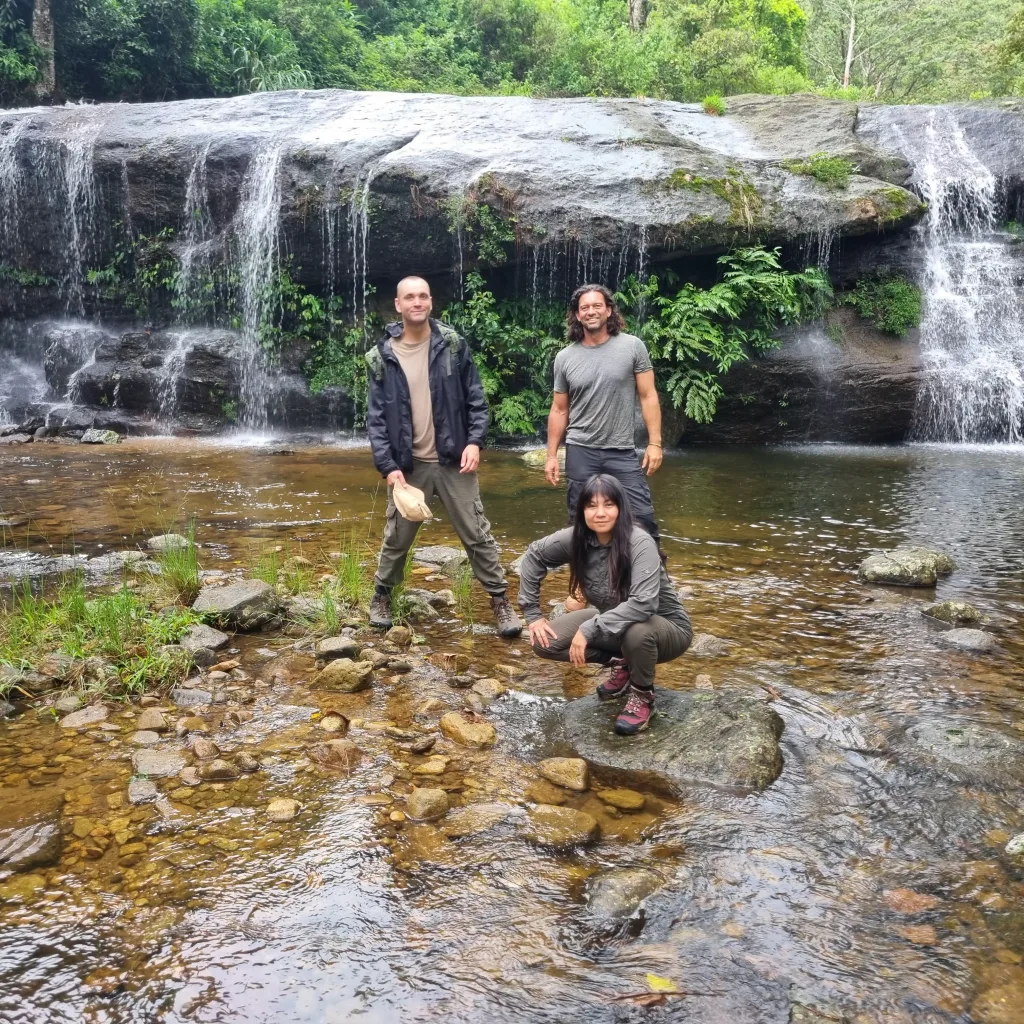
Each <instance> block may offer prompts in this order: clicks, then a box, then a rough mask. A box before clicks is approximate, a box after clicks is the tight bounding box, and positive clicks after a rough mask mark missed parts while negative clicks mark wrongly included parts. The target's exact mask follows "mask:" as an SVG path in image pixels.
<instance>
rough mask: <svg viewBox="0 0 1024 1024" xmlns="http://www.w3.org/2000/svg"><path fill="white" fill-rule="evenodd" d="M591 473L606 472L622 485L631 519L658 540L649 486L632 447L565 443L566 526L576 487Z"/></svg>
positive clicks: (573, 510)
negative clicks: (594, 446)
mask: <svg viewBox="0 0 1024 1024" xmlns="http://www.w3.org/2000/svg"><path fill="white" fill-rule="evenodd" d="M595 473H607V474H608V475H609V476H613V477H615V479H616V480H618V481H619V483H620V484H622V486H623V488H624V489H625V491H626V496H627V497H628V498H629V506H630V508H631V509H632V510H633V518H634V519H636V521H637V522H638V523H639V524H640V525H641V526H642V527H643V528H644V529H645V530H646V531H647V532H648V533H649V534H650V535H651V536H652V537H653V538H654V539H655V540H656V541H658V542H659V543H660V542H661V535H660V534H659V532H658V521H657V520H656V519H655V518H654V503H653V502H652V501H651V489H650V487H648V485H647V478H646V477H645V476H644V471H643V470H642V469H641V468H640V460H639V459H638V458H637V454H636V451H635V450H634V449H629V448H587V447H585V446H584V445H580V444H567V445H566V446H565V476H566V479H567V481H568V484H569V486H568V492H567V494H566V502H567V504H568V506H569V523H570V525H571V524H572V521H573V518H574V517H575V515H576V505H577V503H578V501H579V496H580V490H581V489H582V487H583V485H584V484H585V483H586V482H587V481H588V480H589V479H590V478H591V477H592V476H593V475H594V474H595Z"/></svg>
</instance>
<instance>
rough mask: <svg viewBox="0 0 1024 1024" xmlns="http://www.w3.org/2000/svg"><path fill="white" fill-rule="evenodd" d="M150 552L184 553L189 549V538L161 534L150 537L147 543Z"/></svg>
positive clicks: (178, 534)
mask: <svg viewBox="0 0 1024 1024" xmlns="http://www.w3.org/2000/svg"><path fill="white" fill-rule="evenodd" d="M146 546H147V547H148V548H149V550H150V551H156V552H157V553H159V552H162V551H184V550H185V548H187V547H188V537H183V536H182V535H181V534H180V533H161V534H159V535H158V536H156V537H150V538H149V540H147V541H146Z"/></svg>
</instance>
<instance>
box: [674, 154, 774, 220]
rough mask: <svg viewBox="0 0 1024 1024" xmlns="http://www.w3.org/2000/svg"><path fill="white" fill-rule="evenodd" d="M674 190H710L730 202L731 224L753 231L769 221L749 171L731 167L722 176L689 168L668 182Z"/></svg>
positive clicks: (676, 174)
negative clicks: (716, 176) (714, 175)
mask: <svg viewBox="0 0 1024 1024" xmlns="http://www.w3.org/2000/svg"><path fill="white" fill-rule="evenodd" d="M666 184H667V185H668V187H669V188H670V189H689V190H690V191H691V192H700V191H702V190H705V189H706V190H707V191H709V192H711V193H713V194H714V195H716V196H718V198H719V199H721V200H722V201H723V202H725V203H727V204H728V205H729V223H730V224H731V225H732V226H733V227H737V228H743V229H744V230H745V231H748V232H749V231H752V230H753V229H754V228H756V227H759V226H760V225H761V224H763V223H764V220H765V209H764V200H763V199H762V198H761V193H760V192H758V191H757V187H756V186H755V185H754V183H753V181H751V179H750V176H749V175H748V174H747V173H746V171H742V170H740V169H739V168H737V167H730V168H729V169H728V170H727V171H726V172H725V176H724V177H721V178H704V177H701V176H700V175H699V174H694V173H693V172H692V171H688V170H686V169H685V168H680V169H679V170H676V171H673V172H672V173H671V174H670V175H669V176H668V180H667V182H666Z"/></svg>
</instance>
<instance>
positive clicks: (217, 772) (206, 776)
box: [199, 758, 238, 782]
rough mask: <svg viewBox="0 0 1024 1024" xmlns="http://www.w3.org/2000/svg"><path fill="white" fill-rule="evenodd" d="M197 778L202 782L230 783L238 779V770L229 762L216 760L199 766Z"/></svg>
mask: <svg viewBox="0 0 1024 1024" xmlns="http://www.w3.org/2000/svg"><path fill="white" fill-rule="evenodd" d="M199 778H201V779H202V780H203V781H204V782H230V781H231V780H232V779H237V778H238V769H237V768H236V767H235V766H234V765H233V764H231V762H230V761H222V760H220V759H219V758H218V759H217V760H215V761H210V762H208V763H207V764H203V765H200V766H199Z"/></svg>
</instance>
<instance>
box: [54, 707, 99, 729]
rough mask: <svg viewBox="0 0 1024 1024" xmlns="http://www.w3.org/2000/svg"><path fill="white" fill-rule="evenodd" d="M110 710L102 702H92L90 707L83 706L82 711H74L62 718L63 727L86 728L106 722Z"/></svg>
mask: <svg viewBox="0 0 1024 1024" xmlns="http://www.w3.org/2000/svg"><path fill="white" fill-rule="evenodd" d="M109 714H110V712H109V711H108V710H107V708H105V707H104V706H103V705H102V704H92V705H91V706H90V707H87V708H82V710H81V711H73V712H72V713H71V714H70V715H67V716H66V717H64V718H62V719H61V720H60V724H61V728H63V729H84V728H86V727H87V726H90V725H96V724H97V723H99V722H105V721H106V720H107V715H109Z"/></svg>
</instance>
